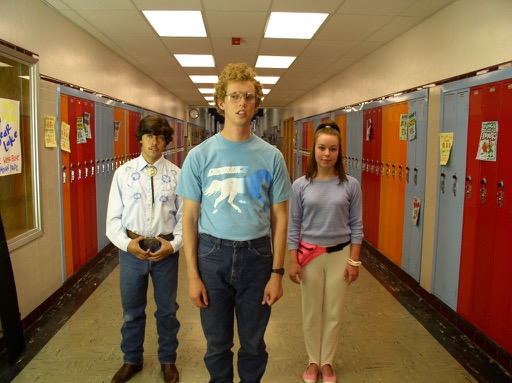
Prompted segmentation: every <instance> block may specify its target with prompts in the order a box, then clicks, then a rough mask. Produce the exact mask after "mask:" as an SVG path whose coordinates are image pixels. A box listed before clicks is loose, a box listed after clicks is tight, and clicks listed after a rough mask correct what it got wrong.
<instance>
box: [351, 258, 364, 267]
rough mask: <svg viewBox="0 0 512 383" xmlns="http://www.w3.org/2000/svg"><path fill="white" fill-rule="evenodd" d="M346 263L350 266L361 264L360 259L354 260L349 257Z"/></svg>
mask: <svg viewBox="0 0 512 383" xmlns="http://www.w3.org/2000/svg"><path fill="white" fill-rule="evenodd" d="M348 264H349V265H350V266H355V267H359V266H361V264H362V263H361V261H354V260H353V259H350V258H349V259H348Z"/></svg>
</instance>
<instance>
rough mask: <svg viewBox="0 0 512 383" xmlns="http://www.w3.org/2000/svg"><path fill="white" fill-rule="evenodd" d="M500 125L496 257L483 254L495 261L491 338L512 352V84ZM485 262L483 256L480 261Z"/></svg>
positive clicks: (507, 85) (492, 197) (504, 92)
mask: <svg viewBox="0 0 512 383" xmlns="http://www.w3.org/2000/svg"><path fill="white" fill-rule="evenodd" d="M500 87H501V103H500V113H499V120H498V122H499V126H498V149H497V163H496V165H497V179H496V180H497V181H496V183H495V184H493V185H489V195H488V198H489V202H490V203H492V204H494V205H495V206H496V209H495V211H496V215H495V219H494V222H495V224H496V226H495V232H494V237H493V240H492V242H494V254H492V259H488V257H489V256H490V254H485V255H483V258H484V260H483V261H484V262H486V261H492V263H493V270H492V277H491V289H490V291H491V293H490V302H489V305H490V308H489V336H490V337H491V338H492V339H493V340H495V341H496V342H497V343H498V344H499V345H500V346H501V347H503V348H504V349H505V350H506V351H507V352H509V353H512V323H511V322H512V321H511V320H510V318H512V316H511V314H512V305H511V304H510V302H511V299H512V278H511V276H512V256H511V254H512V253H511V249H512V236H511V235H510V228H511V227H512V200H511V194H510V190H511V187H512V174H511V172H510V164H511V163H512V108H510V106H511V105H512V81H508V82H503V83H502V84H501V85H500ZM479 260H480V261H482V256H480V258H479Z"/></svg>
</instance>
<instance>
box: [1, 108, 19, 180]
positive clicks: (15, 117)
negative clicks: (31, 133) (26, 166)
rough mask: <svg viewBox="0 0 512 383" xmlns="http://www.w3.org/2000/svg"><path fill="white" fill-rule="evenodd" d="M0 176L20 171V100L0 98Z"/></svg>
mask: <svg viewBox="0 0 512 383" xmlns="http://www.w3.org/2000/svg"><path fill="white" fill-rule="evenodd" d="M0 147H1V149H0V176H7V175H10V174H17V173H21V169H22V162H21V135H20V102H19V101H16V100H9V99H6V98H0Z"/></svg>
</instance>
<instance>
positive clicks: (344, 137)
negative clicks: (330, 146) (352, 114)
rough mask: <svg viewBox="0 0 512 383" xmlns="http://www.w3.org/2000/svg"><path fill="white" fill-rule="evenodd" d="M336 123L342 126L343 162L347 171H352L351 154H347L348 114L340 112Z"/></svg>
mask: <svg viewBox="0 0 512 383" xmlns="http://www.w3.org/2000/svg"><path fill="white" fill-rule="evenodd" d="M335 122H336V124H337V125H338V126H339V128H340V136H341V154H342V155H343V157H342V159H343V163H344V165H345V173H350V171H351V170H352V169H350V168H349V167H351V163H350V162H349V161H347V158H349V155H348V154H347V115H346V114H338V115H337V116H336V118H335Z"/></svg>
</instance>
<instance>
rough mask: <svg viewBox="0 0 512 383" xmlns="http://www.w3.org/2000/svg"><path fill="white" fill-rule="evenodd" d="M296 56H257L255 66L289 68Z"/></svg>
mask: <svg viewBox="0 0 512 383" xmlns="http://www.w3.org/2000/svg"><path fill="white" fill-rule="evenodd" d="M296 58H297V57H294V56H258V60H256V68H289V67H290V65H292V63H293V62H294V61H295V59H296Z"/></svg>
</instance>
